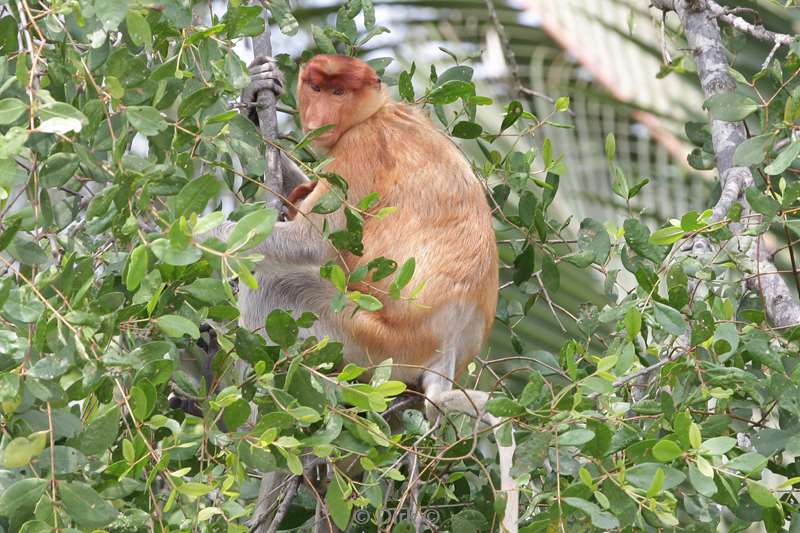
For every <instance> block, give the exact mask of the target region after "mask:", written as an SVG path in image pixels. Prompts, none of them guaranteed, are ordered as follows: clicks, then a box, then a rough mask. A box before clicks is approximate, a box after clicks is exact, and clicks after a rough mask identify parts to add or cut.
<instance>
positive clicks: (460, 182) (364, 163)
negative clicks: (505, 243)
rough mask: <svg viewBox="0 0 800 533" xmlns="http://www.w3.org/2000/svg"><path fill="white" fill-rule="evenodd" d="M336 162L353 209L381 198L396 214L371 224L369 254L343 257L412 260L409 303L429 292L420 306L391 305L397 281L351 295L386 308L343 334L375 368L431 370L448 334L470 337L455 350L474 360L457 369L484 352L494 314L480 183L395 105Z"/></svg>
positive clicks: (418, 117)
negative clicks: (388, 363)
mask: <svg viewBox="0 0 800 533" xmlns="http://www.w3.org/2000/svg"><path fill="white" fill-rule="evenodd" d="M331 155H332V156H333V157H334V158H335V159H334V162H333V163H332V164H331V165H330V166H329V167H328V170H330V171H332V172H337V173H339V174H340V175H341V176H342V177H344V178H345V179H346V180H347V182H348V184H349V185H350V193H349V199H350V200H351V201H353V202H355V201H357V200H358V199H359V198H361V197H363V196H364V195H366V194H369V193H370V192H373V191H374V192H377V193H378V194H379V195H380V206H381V207H394V208H396V211H395V212H394V213H392V214H391V215H389V216H388V217H387V218H386V219H384V220H377V219H375V218H374V217H370V216H366V217H365V223H364V238H363V243H364V253H363V255H362V256H361V257H357V256H354V255H352V254H346V255H345V256H344V262H345V263H346V265H347V266H348V267H349V268H351V269H352V268H355V267H357V266H359V265H362V264H366V263H367V262H369V261H370V260H372V259H374V258H376V257H380V256H383V257H387V258H390V259H394V260H396V261H397V262H398V264H402V263H403V262H404V261H406V260H407V259H409V258H411V257H413V258H415V261H416V269H415V273H414V277H413V279H412V281H411V282H410V284H409V285H408V287H407V288H406V289H405V291H404V294H405V293H407V292H408V291H409V290H410V288H411V287H414V286H416V285H417V284H419V283H421V282H424V283H425V286H424V289H423V290H422V291H421V292H420V293H419V294H418V295H417V298H416V301H415V302H410V301H408V300H403V299H401V300H394V299H392V298H390V297H389V296H388V295H387V294H386V291H387V289H388V285H389V283H390V281H391V278H390V279H386V280H381V281H378V282H376V283H367V284H360V285H359V286H357V287H356V286H354V287H352V288H354V289H357V290H361V291H362V292H367V293H369V294H371V295H373V296H375V297H376V298H378V299H379V300H380V301H381V302H382V303H383V305H384V308H383V309H381V310H380V311H378V312H376V313H363V312H362V313H358V314H356V316H355V317H354V318H353V319H349V318H345V319H344V320H345V323H344V329H345V331H346V332H348V333H350V334H351V335H352V337H353V338H356V339H359V340H360V341H361V342H360V344H362V348H363V349H364V350H365V351H366V352H367V353H368V354H369V357H370V359H371V360H372V362H379V361H380V360H381V358H383V357H389V356H391V357H393V358H394V361H395V363H398V362H399V363H405V364H412V365H413V364H427V363H429V362H430V361H431V358H432V357H433V353H434V352H436V351H439V350H444V349H447V348H446V347H445V346H444V344H445V343H446V340H445V336H446V335H448V334H450V333H452V331H453V329H456V330H458V329H462V328H463V329H466V330H468V331H465V332H463V333H462V334H461V335H462V338H467V337H464V335H467V334H468V336H469V337H470V338H472V339H473V340H472V341H469V342H466V344H465V346H463V347H462V348H458V349H457V351H468V352H471V353H469V354H467V353H459V354H458V357H457V360H458V364H457V368H456V370H457V371H458V370H460V369H461V368H463V366H465V365H466V364H467V363H468V362H469V360H471V359H472V358H473V357H474V356H475V355H476V354H477V353H478V350H479V348H480V344H481V343H482V342H483V340H484V339H485V337H486V336H487V335H488V332H489V328H490V326H491V323H492V321H493V318H494V313H495V307H496V305H497V291H498V289H497V278H498V272H497V270H498V258H497V248H496V244H495V239H494V231H493V228H492V218H491V211H490V209H489V206H488V203H487V201H486V198H485V195H484V191H483V187H482V185H481V183H480V182H479V180H478V178H477V177H476V176H475V175H474V173H473V170H472V168H471V167H470V165H469V163H468V162H467V160H466V159H465V157H464V156H463V155H462V154H461V152H460V151H459V149H458V148H457V146H456V145H455V144H454V143H453V142H452V141H450V139H449V138H447V137H446V136H445V135H444V134H443V133H441V132H440V131H439V130H438V129H437V128H436V127H435V126H434V125H433V124H431V122H430V121H429V120H428V118H427V117H425V116H424V115H423V114H422V113H421V112H420V111H418V110H416V109H414V108H411V107H410V106H407V105H404V104H399V103H394V102H391V103H388V104H387V105H386V106H384V107H383V108H382V109H381V110H380V111H379V112H378V113H376V114H375V115H374V116H373V117H371V118H370V119H368V120H367V121H365V122H362V123H361V124H359V125H357V126H355V127H353V128H352V129H351V130H349V131H348V132H346V133H345V134H344V135H343V136H342V137H341V139H340V140H339V141H338V142H337V144H336V146H335V147H334V148H333V150H332V151H331ZM456 333H458V332H457V331H456ZM365 362H366V361H365ZM409 373H412V374H413V373H414V372H412V371H409Z"/></svg>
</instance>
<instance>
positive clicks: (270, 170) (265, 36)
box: [253, 7, 283, 212]
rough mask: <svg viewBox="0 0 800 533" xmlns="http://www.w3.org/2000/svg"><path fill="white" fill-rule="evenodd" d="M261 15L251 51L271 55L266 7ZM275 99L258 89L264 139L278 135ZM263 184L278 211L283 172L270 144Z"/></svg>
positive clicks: (270, 200)
mask: <svg viewBox="0 0 800 533" xmlns="http://www.w3.org/2000/svg"><path fill="white" fill-rule="evenodd" d="M262 16H263V17H264V33H262V34H261V35H259V36H257V37H255V38H254V39H253V51H254V53H255V55H257V56H271V55H272V41H271V40H270V30H269V12H268V10H267V8H266V7H264V10H263V11H262ZM276 100H277V99H276V97H275V94H274V93H273V92H272V91H260V92H259V93H258V102H257V107H256V112H257V113H258V124H259V126H260V128H261V134H262V135H263V136H264V138H265V139H267V140H273V141H274V140H275V139H276V138H277V137H278V116H277V113H276V106H277V101H276ZM264 185H266V187H267V189H268V191H270V192H269V193H268V198H267V200H266V202H267V205H268V206H269V207H271V208H273V209H275V210H277V211H278V212H280V210H281V206H282V205H283V203H282V200H281V198H280V197H279V196H278V194H283V173H282V172H281V159H280V151H279V150H278V149H277V148H276V147H275V146H272V145H268V146H267V173H266V175H265V176H264Z"/></svg>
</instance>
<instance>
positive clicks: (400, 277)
mask: <svg viewBox="0 0 800 533" xmlns="http://www.w3.org/2000/svg"><path fill="white" fill-rule="evenodd" d="M416 266H417V262H416V260H415V259H414V258H413V257H411V258H409V259H407V260H406V261H405V262H404V263H403V266H401V267H400V270H399V271H398V272H397V275H396V276H395V278H394V281H393V282H392V284H393V285H394V286H395V287H397V288H398V289H402V288H403V287H405V286H406V285H408V283H409V282H410V281H411V278H412V277H414V270H415V269H416Z"/></svg>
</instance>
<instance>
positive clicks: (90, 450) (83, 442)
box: [67, 404, 120, 455]
mask: <svg viewBox="0 0 800 533" xmlns="http://www.w3.org/2000/svg"><path fill="white" fill-rule="evenodd" d="M119 428H120V410H119V407H117V405H116V404H111V405H108V406H106V407H104V408H103V409H102V410H101V411H100V414H99V415H98V416H96V417H95V418H94V419H93V420H92V421H91V423H89V425H88V426H87V427H86V428H85V429H84V430H83V431H82V432H81V433H80V434H79V435H78V436H77V437H75V438H73V439H70V440H69V441H67V444H68V445H69V446H72V447H74V448H77V449H79V450H80V451H81V452H83V453H84V454H86V455H100V454H103V453H105V452H106V451H108V449H109V448H111V446H112V445H113V444H114V441H116V439H117V434H118V433H119Z"/></svg>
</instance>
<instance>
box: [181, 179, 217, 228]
mask: <svg viewBox="0 0 800 533" xmlns="http://www.w3.org/2000/svg"><path fill="white" fill-rule="evenodd" d="M221 188H222V184H221V183H220V181H219V180H218V179H217V178H216V176H214V175H213V174H205V175H204V176H200V177H199V178H195V179H193V180H192V181H190V182H189V183H187V184H186V185H184V186H183V188H182V189H181V192H179V193H178V196H177V198H176V199H175V213H176V215H177V216H179V217H180V216H185V217H187V218H188V217H189V215H191V214H192V213H200V212H201V211H203V209H205V207H206V205H207V204H208V201H209V200H211V199H212V198H214V197H215V196H217V194H219V191H220V189H221Z"/></svg>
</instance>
